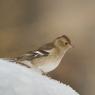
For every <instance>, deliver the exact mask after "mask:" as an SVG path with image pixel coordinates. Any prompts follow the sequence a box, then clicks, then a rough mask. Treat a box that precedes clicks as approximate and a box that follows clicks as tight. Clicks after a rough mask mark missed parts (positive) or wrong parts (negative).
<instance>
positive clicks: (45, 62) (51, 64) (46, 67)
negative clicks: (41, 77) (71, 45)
mask: <svg viewBox="0 0 95 95" xmlns="http://www.w3.org/2000/svg"><path fill="white" fill-rule="evenodd" d="M38 62H39V63H38V64H35V65H36V67H37V68H39V69H41V70H42V71H43V72H45V73H47V72H50V71H52V70H54V69H55V68H56V67H57V66H58V65H59V63H60V60H58V59H56V60H55V59H54V60H53V58H50V59H48V58H46V59H41V60H39V61H38ZM36 63H37V62H36Z"/></svg>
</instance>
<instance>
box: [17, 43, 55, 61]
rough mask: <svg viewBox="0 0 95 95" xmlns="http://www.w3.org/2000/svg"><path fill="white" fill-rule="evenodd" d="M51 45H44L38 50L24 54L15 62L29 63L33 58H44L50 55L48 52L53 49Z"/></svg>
mask: <svg viewBox="0 0 95 95" xmlns="http://www.w3.org/2000/svg"><path fill="white" fill-rule="evenodd" d="M53 47H54V46H53V44H51V43H49V44H46V45H44V46H42V47H40V48H39V49H38V50H35V51H29V52H27V53H26V54H24V55H22V56H20V57H17V60H21V61H23V60H28V61H31V60H33V59H35V58H40V57H44V56H48V55H49V54H50V51H51V50H52V49H53Z"/></svg>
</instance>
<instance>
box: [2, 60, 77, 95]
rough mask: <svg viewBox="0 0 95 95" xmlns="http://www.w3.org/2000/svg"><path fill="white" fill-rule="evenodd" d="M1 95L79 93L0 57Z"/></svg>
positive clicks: (35, 71)
mask: <svg viewBox="0 0 95 95" xmlns="http://www.w3.org/2000/svg"><path fill="white" fill-rule="evenodd" d="M0 95H79V94H78V93H77V92H76V91H75V90H73V89H72V88H71V87H70V86H69V85H65V84H63V83H60V82H59V81H56V80H54V79H51V78H49V77H47V76H45V75H41V73H39V72H38V71H37V70H35V69H34V70H31V69H28V68H25V67H23V66H20V65H18V64H14V63H12V62H8V61H7V60H3V59H0Z"/></svg>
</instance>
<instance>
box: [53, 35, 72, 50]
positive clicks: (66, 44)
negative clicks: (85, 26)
mask: <svg viewBox="0 0 95 95" xmlns="http://www.w3.org/2000/svg"><path fill="white" fill-rule="evenodd" d="M54 45H55V46H56V47H57V48H60V49H63V50H66V51H67V50H68V49H70V48H71V47H72V45H71V41H70V39H69V38H68V37H67V36H66V35H62V36H60V37H58V38H56V39H55V40H54Z"/></svg>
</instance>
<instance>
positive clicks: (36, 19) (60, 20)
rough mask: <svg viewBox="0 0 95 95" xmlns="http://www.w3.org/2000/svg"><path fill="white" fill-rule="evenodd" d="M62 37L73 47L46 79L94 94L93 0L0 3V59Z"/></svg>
mask: <svg viewBox="0 0 95 95" xmlns="http://www.w3.org/2000/svg"><path fill="white" fill-rule="evenodd" d="M63 34H65V35H67V36H68V37H69V38H70V39H71V41H72V44H73V46H74V47H73V48H72V49H71V50H69V51H68V53H67V54H66V55H65V57H64V59H63V60H62V62H61V64H60V66H59V67H58V68H57V69H56V70H54V71H52V72H51V73H50V74H49V76H51V77H52V78H54V79H57V80H59V81H61V82H64V83H66V84H69V85H71V86H72V87H73V88H74V89H75V90H76V91H78V92H79V93H80V94H81V95H95V1H94V0H0V57H15V56H20V55H21V54H23V53H25V52H26V51H28V50H34V49H37V48H38V47H40V46H41V45H43V44H45V43H47V42H49V41H52V40H53V39H54V38H56V37H58V36H60V35H63Z"/></svg>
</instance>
